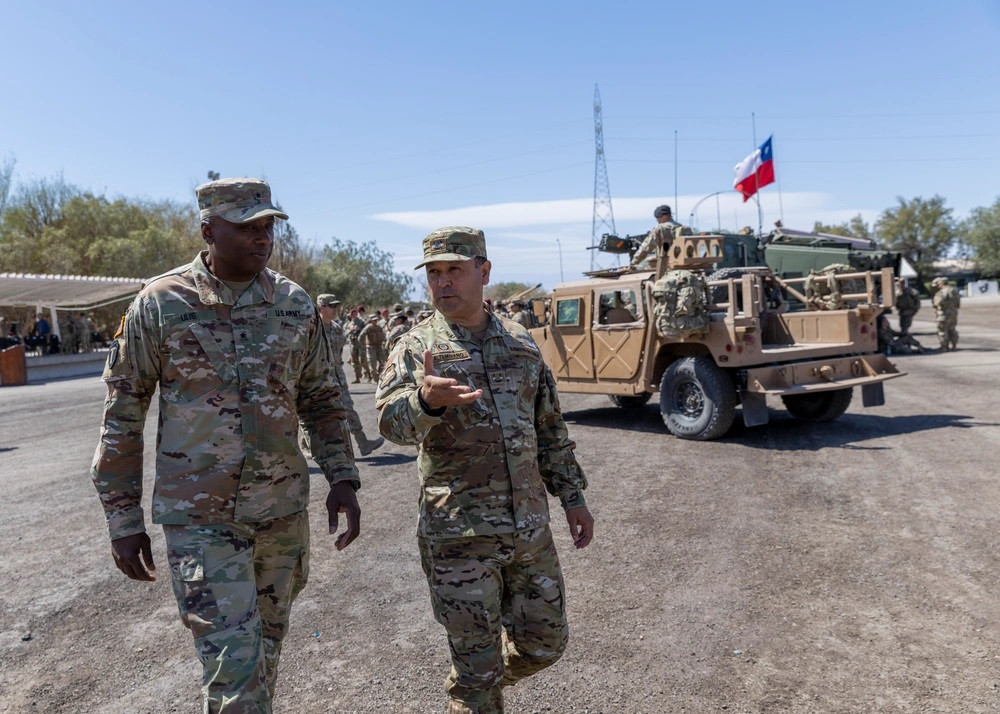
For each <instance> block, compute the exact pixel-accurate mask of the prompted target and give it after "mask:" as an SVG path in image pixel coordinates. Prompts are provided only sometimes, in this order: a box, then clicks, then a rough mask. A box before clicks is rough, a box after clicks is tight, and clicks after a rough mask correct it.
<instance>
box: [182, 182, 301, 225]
mask: <svg viewBox="0 0 1000 714" xmlns="http://www.w3.org/2000/svg"><path fill="white" fill-rule="evenodd" d="M195 193H196V194H197V196H198V209H199V210H200V211H201V220H203V221H204V220H205V219H206V218H211V217H212V216H219V217H220V218H222V219H223V220H225V221H229V222H230V223H249V222H250V221H255V220H257V219H258V218H266V217H267V216H274V217H275V218H284V219H285V220H287V219H288V214H287V213H284V212H283V211H281V210H280V209H279V208H277V207H276V206H275V205H274V204H273V203H271V187H270V186H269V185H268V183H267V182H266V181H261V180H260V179H255V178H226V179H219V180H218V181H209V182H208V183H203V184H202V185H201V186H199V187H198V188H196V189H195Z"/></svg>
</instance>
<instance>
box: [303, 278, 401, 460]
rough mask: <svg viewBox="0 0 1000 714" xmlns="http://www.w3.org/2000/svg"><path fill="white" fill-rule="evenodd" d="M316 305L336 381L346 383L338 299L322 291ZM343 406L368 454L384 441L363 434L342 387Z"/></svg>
mask: <svg viewBox="0 0 1000 714" xmlns="http://www.w3.org/2000/svg"><path fill="white" fill-rule="evenodd" d="M316 305H317V306H319V316H320V318H321V319H322V320H323V324H324V325H326V329H327V335H328V336H329V338H330V348H331V350H332V351H333V364H334V369H336V371H337V381H338V382H340V383H341V384H343V385H346V384H347V375H345V374H344V343H345V342H346V341H347V338H346V337H345V336H344V326H343V325H342V324H341V323H340V321H339V320H338V319H337V318H338V317H339V315H340V300H338V299H337V298H336V296H334V295H330V294H329V293H324V294H322V295H319V296H317V297H316ZM344 407H345V408H346V409H347V428H348V429H349V430H350V432H351V433H352V434H354V440H355V441H357V442H358V450H359V451H360V452H361V455H362V456H368V454H370V453H371V452H373V451H374V450H375V449H377V448H378V447H380V446H382V444H384V443H385V439H384V438H383V437H381V436H379V437H376V438H374V439H369V438H368V437H367V436H366V435H365V430H364V427H363V426H362V425H361V419H360V418H359V417H358V412H357V411H356V410H355V409H354V400H353V399H352V398H351V393H350V391H349V390H347V389H346V388H345V389H344Z"/></svg>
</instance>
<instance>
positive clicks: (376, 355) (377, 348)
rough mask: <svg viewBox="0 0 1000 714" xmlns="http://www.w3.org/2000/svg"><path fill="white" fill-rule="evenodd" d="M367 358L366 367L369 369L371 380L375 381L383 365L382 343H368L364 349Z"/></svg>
mask: <svg viewBox="0 0 1000 714" xmlns="http://www.w3.org/2000/svg"><path fill="white" fill-rule="evenodd" d="M365 353H366V355H367V359H368V368H369V369H370V370H371V372H370V374H371V380H372V381H373V382H377V381H378V378H379V375H380V374H382V368H383V367H385V350H383V349H382V345H368V347H367V348H366V349H365Z"/></svg>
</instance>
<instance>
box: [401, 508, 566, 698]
mask: <svg viewBox="0 0 1000 714" xmlns="http://www.w3.org/2000/svg"><path fill="white" fill-rule="evenodd" d="M419 544H420V560H421V564H422V566H423V569H424V573H425V574H426V575H427V583H428V585H429V586H430V591H431V604H432V605H433V608H434V617H435V619H436V620H437V621H438V622H440V623H441V624H442V625H444V628H445V630H446V632H447V634H448V645H449V647H450V649H451V664H452V667H451V673H450V674H449V676H448V678H447V680H446V681H445V689H446V690H447V692H448V696H449V700H450V701H449V709H448V711H449V713H451V714H467V713H472V712H475V713H477V714H502V712H503V693H502V687H505V686H509V685H512V684H514V683H516V682H518V681H519V680H521V679H523V678H525V677H527V676H529V675H532V674H535V673H536V672H539V671H541V670H543V669H545V668H546V667H548V666H549V665H551V664H553V663H555V662H556V660H558V659H559V657H560V656H561V655H562V653H563V651H564V650H565V649H566V642H567V639H568V637H569V627H568V625H567V622H566V607H565V599H564V588H563V580H562V572H561V571H560V569H559V558H558V556H557V555H556V548H555V544H554V543H553V542H552V533H551V531H550V530H549V528H548V526H542V527H541V528H535V529H531V530H524V531H517V532H515V533H504V534H501V535H496V536H481V537H473V538H442V539H429V538H420V539H419Z"/></svg>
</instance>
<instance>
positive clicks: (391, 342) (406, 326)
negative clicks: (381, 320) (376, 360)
mask: <svg viewBox="0 0 1000 714" xmlns="http://www.w3.org/2000/svg"><path fill="white" fill-rule="evenodd" d="M392 321H393V326H392V329H391V330H389V334H388V335H386V338H385V344H386V349H389V350H391V349H392V348H393V347H394V346H395V345H396V342H397V341H398V340H399V338H400V337H402V336H403V335H405V334H406V333H407V332H409V331H410V323H409V321H408V320H407V319H406V315H404V314H403V313H401V312H398V313H396V315H395V317H393V318H392Z"/></svg>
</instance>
